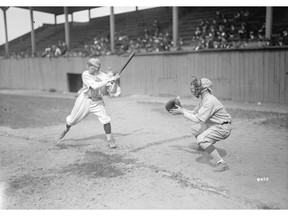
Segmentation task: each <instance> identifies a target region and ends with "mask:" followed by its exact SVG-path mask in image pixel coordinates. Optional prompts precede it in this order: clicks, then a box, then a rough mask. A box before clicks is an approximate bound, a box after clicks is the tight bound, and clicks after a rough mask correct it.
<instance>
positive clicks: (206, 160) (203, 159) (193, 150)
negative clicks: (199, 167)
mask: <svg viewBox="0 0 288 216" xmlns="http://www.w3.org/2000/svg"><path fill="white" fill-rule="evenodd" d="M171 147H173V148H174V149H177V150H180V151H185V152H188V153H190V154H195V155H200V157H198V158H196V159H195V161H196V162H198V163H203V164H207V165H209V166H212V167H215V166H216V165H215V164H213V163H212V162H211V160H212V159H213V158H212V157H211V156H210V155H209V154H207V153H206V152H205V151H204V150H200V149H199V148H198V144H197V143H195V142H194V143H192V145H191V146H189V147H188V148H187V147H183V146H178V145H177V146H176V145H173V146H171ZM215 148H216V149H217V151H218V152H219V154H220V156H221V157H225V156H226V155H227V152H226V151H225V150H224V149H222V148H218V147H215Z"/></svg>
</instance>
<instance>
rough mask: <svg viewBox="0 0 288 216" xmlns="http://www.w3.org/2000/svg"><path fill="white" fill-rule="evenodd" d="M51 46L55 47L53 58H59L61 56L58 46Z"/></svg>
mask: <svg viewBox="0 0 288 216" xmlns="http://www.w3.org/2000/svg"><path fill="white" fill-rule="evenodd" d="M53 46H54V47H55V52H54V56H55V57H59V56H61V55H62V51H61V49H60V48H59V47H58V46H56V45H53Z"/></svg>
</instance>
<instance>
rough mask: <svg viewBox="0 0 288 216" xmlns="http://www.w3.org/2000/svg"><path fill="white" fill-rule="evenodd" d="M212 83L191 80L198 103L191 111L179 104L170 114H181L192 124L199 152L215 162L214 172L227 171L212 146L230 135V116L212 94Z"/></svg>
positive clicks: (191, 88) (203, 79)
mask: <svg viewBox="0 0 288 216" xmlns="http://www.w3.org/2000/svg"><path fill="white" fill-rule="evenodd" d="M211 87H212V82H211V81H210V80H209V79H207V78H201V79H197V78H195V79H193V81H192V82H191V84H190V90H191V93H192V94H193V95H194V96H195V97H197V98H199V97H201V101H200V103H199V104H198V105H197V106H196V107H195V108H194V110H193V111H190V110H187V109H184V108H183V107H182V106H181V104H180V105H179V104H178V105H177V103H176V104H175V107H176V108H172V109H171V110H170V113H171V114H174V115H176V114H183V115H184V117H185V118H187V119H189V120H191V121H192V122H193V124H192V127H191V130H192V134H193V135H194V136H195V138H196V139H197V144H198V147H199V150H202V151H203V150H204V151H205V152H207V153H208V154H209V155H211V156H212V158H213V159H214V160H215V161H216V162H217V163H216V164H217V167H216V169H215V171H218V172H221V171H225V170H228V169H229V166H228V165H227V163H226V162H225V161H224V160H223V158H222V157H221V156H220V154H219V153H218V151H217V149H216V148H215V147H214V144H215V143H216V142H218V141H220V140H224V139H226V138H227V137H229V135H230V133H231V122H232V119H231V116H230V115H229V114H228V113H227V112H226V109H225V107H224V106H223V104H222V103H221V102H220V101H219V100H218V99H217V98H216V97H215V96H214V95H213V94H212V89H211Z"/></svg>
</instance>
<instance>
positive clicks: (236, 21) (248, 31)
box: [192, 11, 288, 50]
mask: <svg viewBox="0 0 288 216" xmlns="http://www.w3.org/2000/svg"><path fill="white" fill-rule="evenodd" d="M249 21H250V14H249V12H248V11H240V12H237V13H236V14H235V15H234V17H233V18H232V19H228V18H226V17H225V15H223V14H221V12H220V11H216V15H215V17H214V18H213V19H212V20H208V19H205V18H203V19H202V20H201V22H200V24H199V26H198V27H197V28H196V30H195V32H194V34H193V36H192V44H193V45H194V49H195V50H199V49H217V48H222V49H227V48H244V47H249V46H253V47H259V46H282V45H288V43H287V31H285V30H284V31H283V32H282V34H281V35H280V37H279V38H277V39H276V40H275V39H272V40H267V39H266V38H265V23H263V24H262V25H261V27H260V28H258V26H254V25H252V24H251V23H250V22H249Z"/></svg>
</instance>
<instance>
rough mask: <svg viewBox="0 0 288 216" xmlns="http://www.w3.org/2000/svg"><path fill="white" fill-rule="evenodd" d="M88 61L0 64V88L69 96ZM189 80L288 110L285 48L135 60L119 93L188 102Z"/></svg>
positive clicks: (116, 60)
mask: <svg viewBox="0 0 288 216" xmlns="http://www.w3.org/2000/svg"><path fill="white" fill-rule="evenodd" d="M126 58H127V56H101V57H100V59H101V61H102V70H103V71H106V70H107V68H108V67H109V66H110V67H112V68H113V69H114V70H119V69H120V68H121V66H122V65H123V64H124V62H125V60H126ZM87 60H88V58H81V57H74V58H62V57H61V58H52V59H49V58H23V59H19V60H16V59H1V60H0V71H1V72H0V88H6V89H30V90H31V89H35V90H49V89H56V90H57V91H68V90H69V87H68V86H69V83H68V76H67V74H68V73H69V74H71V73H72V74H73V73H75V74H81V73H82V72H83V70H84V69H85V67H86V66H85V65H86V62H87ZM192 76H198V77H207V78H209V79H211V80H212V82H213V90H214V94H215V95H216V96H218V97H219V98H221V99H227V100H233V101H241V102H258V101H260V102H269V103H280V104H288V49H287V48H272V49H243V50H213V51H209V50H204V51H197V52H175V53H174V52H169V53H168V52H167V53H156V54H155V53H149V54H136V56H135V57H134V58H133V60H132V61H131V62H130V63H129V65H128V66H127V68H126V69H125V71H124V72H123V73H122V75H121V87H122V93H123V95H132V94H144V95H154V96H164V95H165V96H167V95H171V96H176V95H180V96H182V97H185V96H190V95H191V93H190V89H189V84H190V82H191V79H192Z"/></svg>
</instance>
